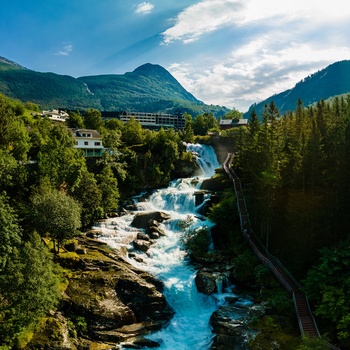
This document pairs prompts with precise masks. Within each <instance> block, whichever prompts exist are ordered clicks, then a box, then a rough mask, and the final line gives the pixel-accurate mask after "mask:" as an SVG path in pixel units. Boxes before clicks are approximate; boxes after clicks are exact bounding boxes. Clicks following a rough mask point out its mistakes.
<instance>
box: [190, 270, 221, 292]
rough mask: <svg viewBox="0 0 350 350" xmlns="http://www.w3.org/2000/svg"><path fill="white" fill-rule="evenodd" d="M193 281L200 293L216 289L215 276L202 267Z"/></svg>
mask: <svg viewBox="0 0 350 350" xmlns="http://www.w3.org/2000/svg"><path fill="white" fill-rule="evenodd" d="M195 282H196V286H197V290H198V291H199V292H201V293H204V294H207V295H209V294H213V293H215V292H216V291H217V286H216V278H215V276H214V275H213V274H212V273H210V272H207V271H205V270H204V269H201V270H199V271H198V273H197V275H196V278H195Z"/></svg>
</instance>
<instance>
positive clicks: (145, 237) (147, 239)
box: [137, 232, 150, 242]
mask: <svg viewBox="0 0 350 350" xmlns="http://www.w3.org/2000/svg"><path fill="white" fill-rule="evenodd" d="M137 239H141V240H143V241H148V242H149V241H150V237H149V236H147V235H146V234H144V233H142V232H138V233H137Z"/></svg>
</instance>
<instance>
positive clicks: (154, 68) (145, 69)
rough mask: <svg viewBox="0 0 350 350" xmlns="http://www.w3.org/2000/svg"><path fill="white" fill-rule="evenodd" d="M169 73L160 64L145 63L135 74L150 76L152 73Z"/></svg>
mask: <svg viewBox="0 0 350 350" xmlns="http://www.w3.org/2000/svg"><path fill="white" fill-rule="evenodd" d="M164 71H167V70H166V69H165V68H163V67H162V66H160V65H159V64H152V63H145V64H143V65H141V66H140V67H137V68H136V69H135V70H134V73H138V74H145V73H146V74H150V73H152V74H153V73H157V72H164Z"/></svg>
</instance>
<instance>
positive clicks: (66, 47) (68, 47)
mask: <svg viewBox="0 0 350 350" xmlns="http://www.w3.org/2000/svg"><path fill="white" fill-rule="evenodd" d="M72 51H73V45H72V44H66V45H64V46H63V48H62V49H61V50H59V51H57V52H56V53H55V55H56V56H69V55H70V53H71V52H72Z"/></svg>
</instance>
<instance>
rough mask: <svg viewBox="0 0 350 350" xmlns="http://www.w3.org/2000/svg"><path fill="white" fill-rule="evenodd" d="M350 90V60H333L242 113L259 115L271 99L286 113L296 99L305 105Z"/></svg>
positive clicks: (291, 108) (281, 112) (282, 112)
mask: <svg viewBox="0 0 350 350" xmlns="http://www.w3.org/2000/svg"><path fill="white" fill-rule="evenodd" d="M349 92H350V61H349V60H347V61H340V62H335V63H333V64H331V65H329V66H328V67H326V68H324V69H322V70H320V71H318V72H315V73H314V74H311V75H309V76H308V77H305V78H304V79H303V80H301V81H300V82H298V83H297V84H296V85H295V86H294V87H293V88H292V89H289V90H286V91H283V92H281V93H278V94H276V95H273V96H271V97H269V98H268V99H266V100H264V101H261V102H257V103H255V104H253V105H252V106H250V108H249V110H248V111H247V112H246V113H245V114H244V117H245V118H248V117H249V115H250V113H251V112H252V111H253V110H255V112H256V113H257V114H258V115H259V116H261V114H262V112H263V110H264V106H265V104H269V103H270V102H271V101H273V102H274V103H275V105H276V107H277V108H278V110H279V112H280V114H281V115H282V114H284V113H288V112H291V111H294V110H295V109H296V101H297V100H298V99H299V98H300V99H301V100H302V101H303V103H304V106H305V107H308V106H311V105H313V104H315V103H316V102H318V101H320V100H322V99H323V100H326V99H328V98H330V97H334V96H337V95H341V94H347V93H349Z"/></svg>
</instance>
